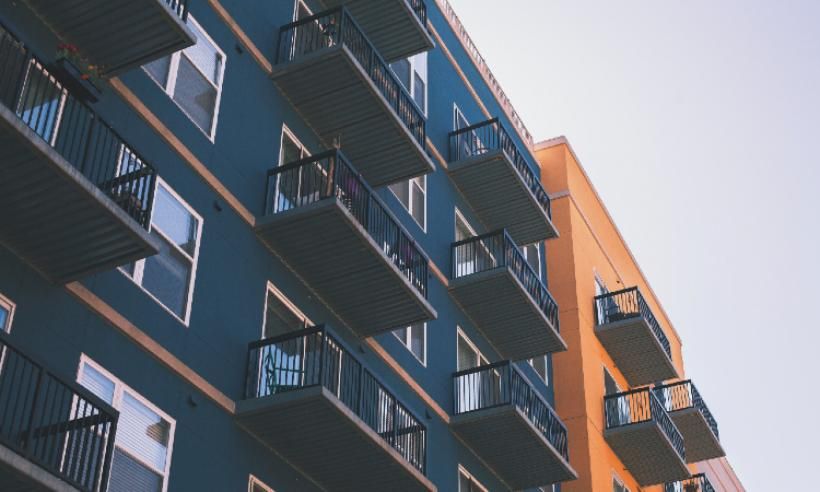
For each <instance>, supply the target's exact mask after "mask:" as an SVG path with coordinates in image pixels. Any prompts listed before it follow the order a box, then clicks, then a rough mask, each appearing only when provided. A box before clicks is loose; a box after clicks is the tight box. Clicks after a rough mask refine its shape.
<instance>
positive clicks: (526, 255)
mask: <svg viewBox="0 0 820 492" xmlns="http://www.w3.org/2000/svg"><path fill="white" fill-rule="evenodd" d="M542 244H543V243H541V242H534V243H532V244H525V245H524V246H522V247H521V252H522V253H523V254H524V259H525V260H527V263H529V265H530V266H532V263H530V258H529V253H527V248H530V247H532V246H535V249H536V255H537V258H538V266H537V267H533V270H535V273H536V274H537V275H538V280H541V281H543V280H544V278H543V274H542V273H541V270H542V266H543V265H542V264H541V245H542Z"/></svg>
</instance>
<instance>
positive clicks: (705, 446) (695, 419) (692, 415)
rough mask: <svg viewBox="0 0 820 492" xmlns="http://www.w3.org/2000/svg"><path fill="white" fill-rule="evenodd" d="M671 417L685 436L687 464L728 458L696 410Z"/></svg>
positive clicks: (687, 409)
mask: <svg viewBox="0 0 820 492" xmlns="http://www.w3.org/2000/svg"><path fill="white" fill-rule="evenodd" d="M669 416H670V417H672V420H673V421H674V422H675V426H677V428H678V430H679V431H680V433H681V435H682V436H683V442H684V443H685V445H686V461H687V462H689V463H697V462H698V461H704V460H709V459H712V458H720V457H722V456H726V452H725V451H724V450H723V447H722V446H721V445H720V440H718V438H717V437H715V434H714V433H713V432H712V428H711V427H709V424H708V423H707V422H706V419H705V418H704V417H703V414H702V413H700V411H698V410H697V409H696V408H686V409H684V410H678V411H675V412H671V413H670V414H669Z"/></svg>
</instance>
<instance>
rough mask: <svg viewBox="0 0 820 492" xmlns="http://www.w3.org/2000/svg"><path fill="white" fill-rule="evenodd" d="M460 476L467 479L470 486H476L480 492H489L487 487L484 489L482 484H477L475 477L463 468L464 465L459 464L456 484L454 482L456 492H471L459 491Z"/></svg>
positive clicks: (467, 491)
mask: <svg viewBox="0 0 820 492" xmlns="http://www.w3.org/2000/svg"><path fill="white" fill-rule="evenodd" d="M462 475H463V476H464V477H465V478H467V480H469V481H470V482H472V484H474V485H476V486H477V487H478V488H479V489H480V490H481V491H482V492H489V489H488V488H487V487H485V486H484V484H482V483H481V482H479V481H478V479H477V478H476V477H475V475H473V474H472V473H470V472H469V471H467V468H465V467H464V465H461V464H459V465H458V482H456V483H457V485H458V492H472V491H469V490H461V476H462Z"/></svg>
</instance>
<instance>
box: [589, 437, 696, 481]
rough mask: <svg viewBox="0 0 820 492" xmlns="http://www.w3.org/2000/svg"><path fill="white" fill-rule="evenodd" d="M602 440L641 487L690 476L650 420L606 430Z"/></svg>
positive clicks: (668, 442) (665, 438)
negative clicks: (604, 440)
mask: <svg viewBox="0 0 820 492" xmlns="http://www.w3.org/2000/svg"><path fill="white" fill-rule="evenodd" d="M604 438H605V439H606V441H607V442H608V443H609V445H610V447H612V449H613V451H615V454H617V455H618V458H620V460H621V462H623V464H624V466H626V468H627V469H628V470H629V472H630V473H632V475H633V476H634V477H635V480H637V481H638V483H639V484H641V486H643V487H647V486H649V485H654V484H659V483H665V482H674V481H676V480H683V479H685V478H689V477H690V476H691V474H690V472H689V468H687V466H686V463H684V461H683V459H681V457H680V455H678V453H677V451H675V448H674V446H672V443H671V442H670V441H669V438H667V437H666V434H664V433H663V431H662V430H661V428H660V426H659V425H658V424H657V423H655V422H654V421H650V422H640V423H637V424H631V425H627V426H624V427H618V428H615V429H607V430H606V431H605V432H604Z"/></svg>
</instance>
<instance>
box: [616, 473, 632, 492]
mask: <svg viewBox="0 0 820 492" xmlns="http://www.w3.org/2000/svg"><path fill="white" fill-rule="evenodd" d="M612 492H629V489H628V488H627V486H626V485H624V483H623V481H621V479H620V478H618V477H617V476H614V475H613V477H612Z"/></svg>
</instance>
